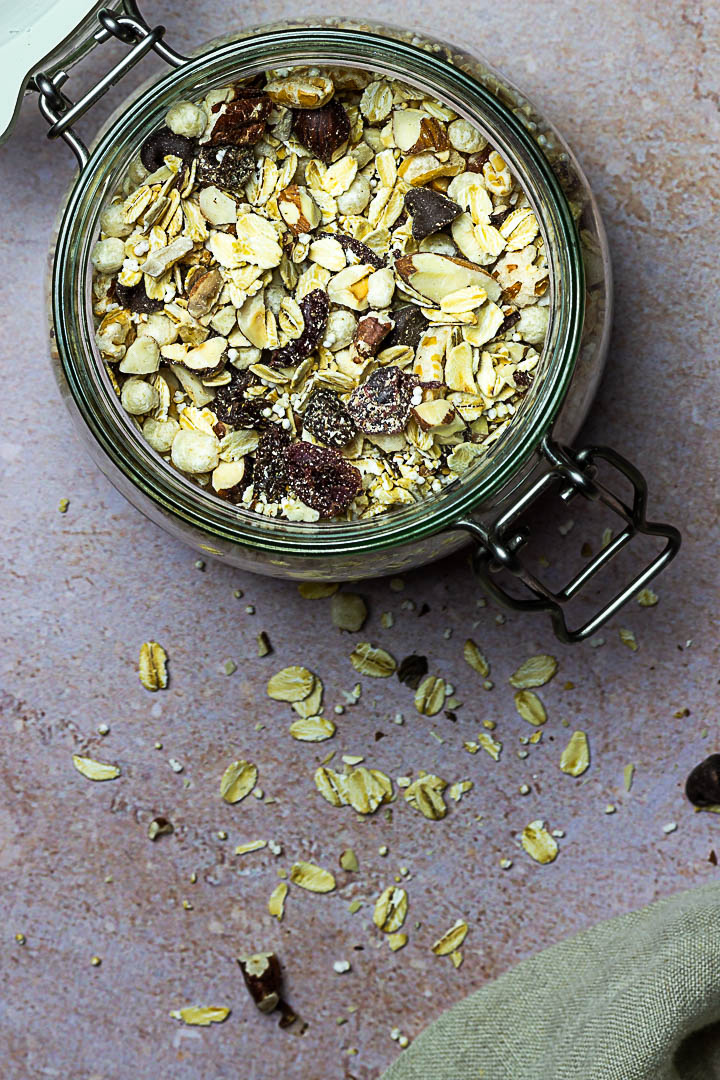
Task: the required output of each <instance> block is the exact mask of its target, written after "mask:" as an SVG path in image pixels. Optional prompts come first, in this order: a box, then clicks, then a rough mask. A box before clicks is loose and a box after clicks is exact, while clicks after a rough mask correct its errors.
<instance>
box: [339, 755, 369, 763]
mask: <svg viewBox="0 0 720 1080" xmlns="http://www.w3.org/2000/svg"><path fill="white" fill-rule="evenodd" d="M364 760H365V758H364V756H363V755H362V754H343V755H342V763H343V765H359V764H360V762H361V761H364Z"/></svg>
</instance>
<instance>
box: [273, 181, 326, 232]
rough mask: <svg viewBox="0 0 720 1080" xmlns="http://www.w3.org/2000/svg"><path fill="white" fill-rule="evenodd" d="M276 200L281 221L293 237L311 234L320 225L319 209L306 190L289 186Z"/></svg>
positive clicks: (294, 185) (292, 185) (293, 185)
mask: <svg viewBox="0 0 720 1080" xmlns="http://www.w3.org/2000/svg"><path fill="white" fill-rule="evenodd" d="M277 200H278V210H279V211H280V213H281V215H282V219H283V221H284V222H285V224H286V225H287V227H288V228H289V229H290V231H291V232H292V233H294V235H295V236H299V235H300V233H309V232H312V230H313V229H316V228H317V226H318V225H319V224H320V221H321V218H322V214H321V213H320V208H319V207H318V205H317V203H316V202H315V200H314V199H313V197H312V195H311V194H310V192H309V191H308V189H307V188H305V187H298V185H297V184H290V185H289V186H288V187H286V188H283V190H282V191H281V192H280V194H279V195H278V197H277Z"/></svg>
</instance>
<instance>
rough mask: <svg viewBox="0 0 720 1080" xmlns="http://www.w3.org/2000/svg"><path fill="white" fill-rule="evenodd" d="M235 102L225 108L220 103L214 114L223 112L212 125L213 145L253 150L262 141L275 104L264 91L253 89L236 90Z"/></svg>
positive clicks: (216, 106)
mask: <svg viewBox="0 0 720 1080" xmlns="http://www.w3.org/2000/svg"><path fill="white" fill-rule="evenodd" d="M235 94H236V96H235V98H234V99H233V101H229V102H228V103H227V104H226V105H225V104H223V103H220V104H219V105H215V106H214V107H213V112H220V110H221V109H222V110H223V111H222V112H221V113H220V116H218V118H217V120H216V121H215V124H214V125H213V129H212V134H211V136H210V142H211V143H212V144H213V145H215V146H217V145H220V144H222V145H226V144H227V143H232V144H233V145H234V146H252V145H253V144H254V143H256V142H257V141H258V140H259V139H261V138H262V136H263V134H264V132H265V124H266V122H267V118H268V116H269V115H270V113H271V111H272V102H271V100H270V98H269V97H268V95H267V94H266V93H265V92H264V91H262V90H254V89H252V88H251V87H249V86H248V87H242V88H240V89H236V91H235Z"/></svg>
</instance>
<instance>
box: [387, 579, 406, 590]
mask: <svg viewBox="0 0 720 1080" xmlns="http://www.w3.org/2000/svg"><path fill="white" fill-rule="evenodd" d="M390 588H391V589H392V591H393V592H402V591H403V589H404V588H405V582H404V581H403V579H402V578H401V577H394V578H390Z"/></svg>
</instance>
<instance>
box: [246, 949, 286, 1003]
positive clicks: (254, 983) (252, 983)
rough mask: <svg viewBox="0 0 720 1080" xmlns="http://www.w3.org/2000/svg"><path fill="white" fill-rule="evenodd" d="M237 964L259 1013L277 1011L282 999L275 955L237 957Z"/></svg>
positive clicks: (279, 975)
mask: <svg viewBox="0 0 720 1080" xmlns="http://www.w3.org/2000/svg"><path fill="white" fill-rule="evenodd" d="M238 964H239V965H240V970H241V971H242V974H243V979H244V980H245V985H246V986H247V988H248V992H249V994H250V997H251V998H252V999H253V1001H254V1002H255V1004H256V1005H257V1007H258V1009H259V1010H260V1012H264V1013H269V1012H272V1011H273V1010H274V1009H277V1007H278V1005H279V1004H280V1001H281V999H282V972H281V970H280V961H279V960H278V958H277V956H276V955H275V953H255V954H254V955H253V956H239V957H238Z"/></svg>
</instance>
